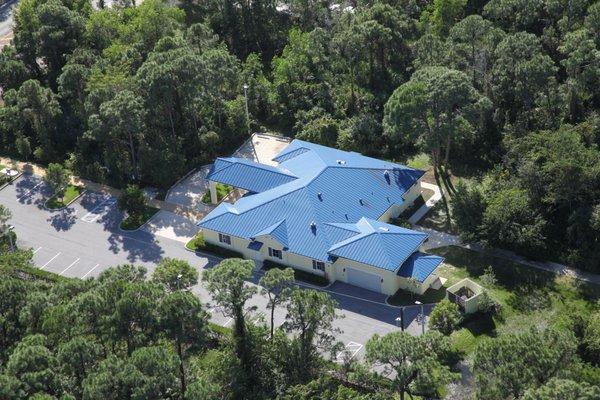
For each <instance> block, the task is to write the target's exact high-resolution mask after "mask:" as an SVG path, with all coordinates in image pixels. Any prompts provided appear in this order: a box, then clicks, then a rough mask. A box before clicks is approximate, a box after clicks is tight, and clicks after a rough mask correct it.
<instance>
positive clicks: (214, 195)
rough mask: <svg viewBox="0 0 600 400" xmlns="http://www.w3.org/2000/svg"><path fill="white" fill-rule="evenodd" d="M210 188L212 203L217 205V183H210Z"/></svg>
mask: <svg viewBox="0 0 600 400" xmlns="http://www.w3.org/2000/svg"><path fill="white" fill-rule="evenodd" d="M208 187H209V190H210V202H211V203H212V204H217V203H218V202H219V200H218V198H217V182H215V181H208Z"/></svg>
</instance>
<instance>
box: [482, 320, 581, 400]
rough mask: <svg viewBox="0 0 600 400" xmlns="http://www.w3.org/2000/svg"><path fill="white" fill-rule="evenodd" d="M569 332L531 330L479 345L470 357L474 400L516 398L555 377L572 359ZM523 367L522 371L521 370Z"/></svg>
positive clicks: (572, 340)
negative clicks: (475, 395)
mask: <svg viewBox="0 0 600 400" xmlns="http://www.w3.org/2000/svg"><path fill="white" fill-rule="evenodd" d="M576 349H577V344H576V341H575V337H574V336H573V334H572V332H564V331H559V330H556V329H547V330H545V331H543V332H538V331H537V330H535V329H531V330H530V331H529V332H526V333H523V334H520V335H519V334H506V335H502V336H499V337H497V338H494V339H493V340H486V341H484V342H482V343H481V344H479V345H478V346H477V347H476V349H475V353H474V356H473V373H474V375H475V383H476V385H477V393H478V398H481V399H496V398H508V397H511V396H514V397H515V398H520V397H521V396H523V394H524V393H525V391H526V390H527V389H535V388H537V387H538V386H540V385H543V384H544V383H546V382H548V381H549V380H550V379H551V378H553V377H555V376H557V375H558V374H559V373H560V371H562V370H563V369H564V366H565V365H568V363H569V362H571V361H572V360H573V359H574V357H575V355H576ZM524 366H526V368H524Z"/></svg>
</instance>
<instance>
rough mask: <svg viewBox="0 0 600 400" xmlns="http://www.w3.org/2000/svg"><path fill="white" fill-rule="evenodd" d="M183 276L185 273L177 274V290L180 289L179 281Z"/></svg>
mask: <svg viewBox="0 0 600 400" xmlns="http://www.w3.org/2000/svg"><path fill="white" fill-rule="evenodd" d="M182 277H183V275H181V274H177V290H180V285H179V282H180V281H181V278H182Z"/></svg>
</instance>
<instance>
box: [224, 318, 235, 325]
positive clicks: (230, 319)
mask: <svg viewBox="0 0 600 400" xmlns="http://www.w3.org/2000/svg"><path fill="white" fill-rule="evenodd" d="M231 321H233V318H229V319H228V320H227V322H225V323H224V324H223V326H227V325H229V324H230V323H231Z"/></svg>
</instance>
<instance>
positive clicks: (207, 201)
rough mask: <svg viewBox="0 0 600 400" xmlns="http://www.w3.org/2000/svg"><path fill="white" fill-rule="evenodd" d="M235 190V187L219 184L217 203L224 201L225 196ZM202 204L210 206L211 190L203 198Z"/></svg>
mask: <svg viewBox="0 0 600 400" xmlns="http://www.w3.org/2000/svg"><path fill="white" fill-rule="evenodd" d="M232 190H233V187H231V186H229V185H224V184H222V183H217V201H221V200H223V198H224V197H225V196H227V195H228V194H229V192H231V191H232ZM202 202H203V203H204V204H210V190H208V191H207V192H206V193H204V196H202Z"/></svg>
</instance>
